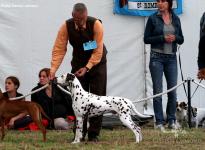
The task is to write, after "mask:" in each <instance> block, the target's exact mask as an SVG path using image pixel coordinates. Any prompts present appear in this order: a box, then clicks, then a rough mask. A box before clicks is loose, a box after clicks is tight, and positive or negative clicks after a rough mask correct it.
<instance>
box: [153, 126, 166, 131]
mask: <svg viewBox="0 0 205 150" xmlns="http://www.w3.org/2000/svg"><path fill="white" fill-rule="evenodd" d="M155 129H156V130H160V131H161V132H164V131H165V129H164V126H163V125H162V124H158V125H156V126H155Z"/></svg>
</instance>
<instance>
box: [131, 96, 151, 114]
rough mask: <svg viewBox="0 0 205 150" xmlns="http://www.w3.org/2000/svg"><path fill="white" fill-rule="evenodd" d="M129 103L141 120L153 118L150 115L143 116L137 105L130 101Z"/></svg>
mask: <svg viewBox="0 0 205 150" xmlns="http://www.w3.org/2000/svg"><path fill="white" fill-rule="evenodd" d="M128 102H129V104H130V106H131V107H132V110H133V112H134V113H135V114H136V115H137V116H138V117H140V118H151V117H152V116H150V115H143V114H141V113H140V112H139V111H137V109H136V107H135V105H134V104H133V103H132V102H131V101H130V100H129V101H128Z"/></svg>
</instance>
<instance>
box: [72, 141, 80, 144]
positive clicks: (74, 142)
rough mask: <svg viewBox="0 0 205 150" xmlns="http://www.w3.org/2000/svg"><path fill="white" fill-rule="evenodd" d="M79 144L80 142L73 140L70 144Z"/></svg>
mask: <svg viewBox="0 0 205 150" xmlns="http://www.w3.org/2000/svg"><path fill="white" fill-rule="evenodd" d="M77 143H80V140H74V141H73V142H72V143H71V144H77Z"/></svg>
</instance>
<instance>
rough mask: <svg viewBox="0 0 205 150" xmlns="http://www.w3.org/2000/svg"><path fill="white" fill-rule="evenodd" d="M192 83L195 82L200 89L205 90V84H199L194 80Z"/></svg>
mask: <svg viewBox="0 0 205 150" xmlns="http://www.w3.org/2000/svg"><path fill="white" fill-rule="evenodd" d="M192 82H194V83H195V84H197V85H199V86H200V87H202V88H204V89H205V85H203V84H201V83H198V82H196V81H194V80H192Z"/></svg>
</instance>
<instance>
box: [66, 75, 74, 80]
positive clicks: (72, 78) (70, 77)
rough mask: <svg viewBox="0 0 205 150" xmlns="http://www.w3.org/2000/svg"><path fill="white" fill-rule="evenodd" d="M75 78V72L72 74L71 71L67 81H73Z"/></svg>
mask: <svg viewBox="0 0 205 150" xmlns="http://www.w3.org/2000/svg"><path fill="white" fill-rule="evenodd" d="M74 79H75V75H74V74H70V73H68V74H67V77H66V81H73V80H74Z"/></svg>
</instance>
